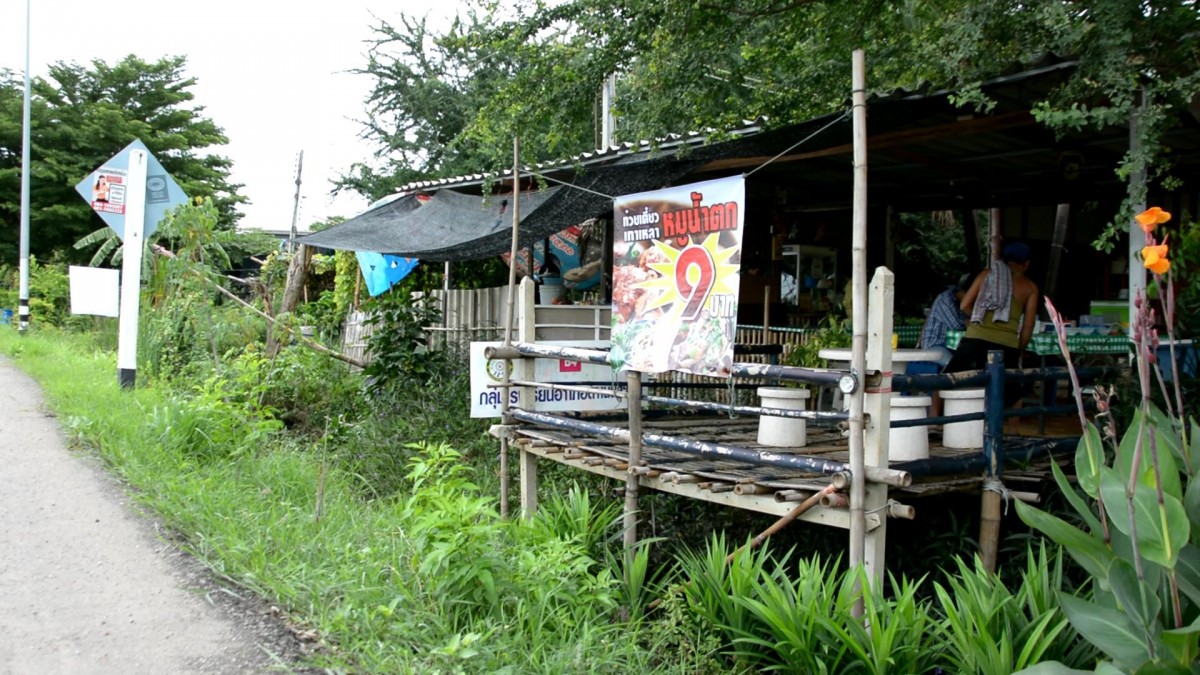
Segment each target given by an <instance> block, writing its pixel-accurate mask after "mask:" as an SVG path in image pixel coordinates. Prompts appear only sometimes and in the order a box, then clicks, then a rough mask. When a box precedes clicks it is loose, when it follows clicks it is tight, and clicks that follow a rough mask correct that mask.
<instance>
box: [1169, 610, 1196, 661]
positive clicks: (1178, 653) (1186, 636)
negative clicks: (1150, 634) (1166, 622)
mask: <svg viewBox="0 0 1200 675" xmlns="http://www.w3.org/2000/svg"><path fill="white" fill-rule="evenodd" d="M1162 642H1163V644H1164V645H1166V647H1167V651H1169V652H1171V656H1174V657H1175V660H1176V661H1177V662H1178V663H1180V664H1188V663H1192V664H1194V663H1196V662H1197V661H1198V660H1200V617H1198V618H1197V619H1196V620H1195V621H1193V622H1192V623H1191V625H1189V626H1184V627H1183V628H1176V629H1173V630H1165V631H1163V633H1162ZM1183 672H1185V673H1186V672H1189V671H1187V670H1184V671H1183Z"/></svg>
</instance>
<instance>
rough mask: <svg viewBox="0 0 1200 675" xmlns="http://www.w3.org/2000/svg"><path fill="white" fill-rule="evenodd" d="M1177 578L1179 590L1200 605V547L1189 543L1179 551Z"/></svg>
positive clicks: (1176, 564)
mask: <svg viewBox="0 0 1200 675" xmlns="http://www.w3.org/2000/svg"><path fill="white" fill-rule="evenodd" d="M1175 579H1176V581H1177V582H1178V583H1179V590H1180V591H1183V593H1184V595H1186V596H1187V597H1188V598H1189V599H1191V601H1192V602H1193V603H1195V604H1196V605H1197V606H1200V547H1197V546H1196V545H1195V544H1188V545H1187V546H1184V547H1183V550H1181V551H1180V552H1179V559H1178V560H1176V561H1175Z"/></svg>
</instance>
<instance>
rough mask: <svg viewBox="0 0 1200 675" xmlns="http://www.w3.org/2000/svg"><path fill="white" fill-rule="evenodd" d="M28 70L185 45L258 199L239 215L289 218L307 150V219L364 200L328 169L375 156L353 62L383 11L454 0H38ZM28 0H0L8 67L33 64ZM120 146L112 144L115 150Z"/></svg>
mask: <svg viewBox="0 0 1200 675" xmlns="http://www.w3.org/2000/svg"><path fill="white" fill-rule="evenodd" d="M31 1H32V11H31V14H32V28H31V38H30V41H29V44H30V51H31V54H30V58H31V63H32V67H31V71H32V72H33V74H34V75H35V76H37V75H45V74H46V66H47V65H48V64H50V63H54V62H57V61H68V62H77V63H84V64H86V63H90V61H91V60H92V59H97V58H98V59H102V60H104V61H107V62H109V63H113V62H115V61H118V60H120V59H121V58H123V57H124V56H126V55H128V54H136V55H137V56H139V57H141V58H142V59H144V60H147V61H154V60H157V59H158V58H160V57H163V56H168V55H183V56H186V57H187V59H188V61H187V71H186V72H187V74H188V75H190V76H192V77H195V78H196V80H197V84H196V86H195V87H194V88H193V89H192V92H193V93H194V94H195V96H196V101H195V103H196V104H198V105H202V106H204V107H205V109H206V110H205V114H207V116H208V117H210V118H211V119H212V120H213V121H214V122H216V123H217V124H218V125H219V126H221V127H222V128H224V130H225V133H226V135H227V136H228V137H229V145H228V146H225V148H223V149H219V150H218V152H219V153H220V154H224V155H227V156H228V157H230V158H231V159H232V160H233V176H232V179H233V182H235V183H242V184H244V185H245V187H244V188H243V189H242V193H243V194H245V195H246V196H247V197H249V199H250V201H251V204H249V205H247V206H244V207H243V212H244V213H245V217H244V218H243V219H242V226H243V227H258V228H266V229H287V228H290V227H291V221H292V208H293V204H294V195H295V174H296V160H297V158H298V156H299V154H300V151H301V150H303V151H304V171H303V176H302V178H303V184H302V186H301V201H300V218H299V223H300V227H301V228H302V229H303V228H305V227H307V226H308V224H309V223H311V222H313V221H317V220H320V219H322V218H325V217H327V216H331V215H342V216H346V217H350V216H353V215H355V214H357V213H359V212H361V211H362V210H363V209H364V208H366V201H365V200H363V199H361V198H357V197H350V196H346V195H343V196H340V197H338V198H336V199H334V198H331V197H330V196H329V191H330V188H331V186H332V185H331V182H330V181H331V180H333V179H334V178H335V177H336V176H337V175H338V174H339V173H340V172H343V171H346V170H348V169H349V167H350V165H351V164H352V163H353V162H355V161H360V160H366V159H369V158H370V155H371V147H370V146H369V145H368V144H366V143H365V142H364V141H362V140H360V139H359V138H358V133H359V131H360V129H361V126H360V125H359V124H358V123H357V121H356V120H360V119H362V117H363V115H364V105H363V99H364V98H365V96H366V94H367V91H368V89H369V87H370V80H369V79H368V78H365V77H361V76H355V75H351V74H349V73H347V72H346V71H348V70H350V69H353V68H358V67H363V66H365V65H366V56H365V54H366V44H365V42H364V41H366V40H368V39H369V38H370V37H371V35H372V33H371V27H372V26H373V25H375V23H376V20H375V19H373V18H372V12H373V13H374V14H375V15H376V16H379V17H381V18H383V19H387V20H389V21H390V22H392V23H393V24H394V23H397V22H398V17H399V13H400V12H402V11H403V12H405V13H408V14H416V15H422V14H426V13H428V12H430V11H431V10H434V9H435V8H436V11H434V13H433V14H432V15H431V18H434V19H436V18H438V17H444V16H445V15H447V14H450V13H452V12H453V11H455V10H454V8H455V7H456V6H457V5H458V4H459V3H458V0H442V1H441V2H437V1H436V0H401V1H400V2H394V1H392V2H389V1H388V0H336V1H335V2H289V3H277V2H268V1H267V0H207V1H206V2H188V3H184V2H179V1H178V0H124V1H123V2H119V3H105V2H100V3H97V2H94V1H92V2H85V1H84V0H31ZM25 4H26V0H3V2H0V31H2V32H0V67H7V68H11V69H13V70H14V71H17V72H23V71H24V69H25ZM120 149H121V148H113V152H114V153H116V152H117V151H118V150H120Z"/></svg>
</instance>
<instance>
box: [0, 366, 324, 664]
mask: <svg viewBox="0 0 1200 675" xmlns="http://www.w3.org/2000/svg"><path fill="white" fill-rule="evenodd" d="M113 376H114V377H116V374H115V373H114V374H113ZM303 653H304V645H303V644H302V643H301V642H300V640H299V639H297V637H296V633H295V632H294V631H292V630H290V629H289V628H288V627H287V626H286V625H284V623H283V622H282V621H281V620H279V619H278V618H277V617H276V612H272V610H271V608H270V607H267V606H266V605H265V604H263V603H262V602H261V601H260V600H258V599H257V598H256V597H254V596H253V595H252V594H251V593H249V592H247V591H243V590H236V589H229V588H227V587H223V586H222V585H221V584H219V583H217V581H216V580H215V579H214V578H213V577H212V575H211V574H210V573H209V572H208V571H207V569H206V568H204V567H203V566H202V565H200V564H199V563H198V562H197V561H196V560H194V559H192V558H191V557H190V556H188V555H187V554H185V553H183V552H181V551H180V550H179V549H178V548H177V547H176V546H175V545H173V544H172V543H170V538H169V537H165V536H160V534H159V528H158V524H157V523H156V522H155V521H154V520H153V519H152V518H150V517H147V516H146V515H144V514H143V513H141V512H140V511H139V510H138V509H137V507H136V506H135V505H133V504H132V501H131V500H130V498H129V496H128V494H127V493H126V491H125V489H124V488H123V486H122V485H121V484H120V483H119V482H118V481H116V480H114V479H113V478H112V477H111V476H109V475H108V474H107V473H105V471H104V469H103V468H102V466H101V465H100V462H99V461H98V460H96V459H95V458H94V457H91V456H88V455H87V454H86V453H83V452H76V451H71V450H68V448H67V446H66V443H65V440H64V436H63V434H62V431H61V430H60V428H59V425H58V423H57V421H56V419H55V418H54V417H53V414H52V413H50V412H49V411H48V410H47V409H46V408H45V406H44V404H43V399H42V394H41V390H40V388H39V387H38V386H37V384H36V383H35V382H34V381H33V380H31V379H30V378H29V377H27V376H26V375H25V374H24V373H22V372H21V371H20V370H18V369H17V368H16V367H15V366H14V365H13V364H12V362H11V361H9V360H7V359H4V358H3V357H0V673H3V674H6V675H7V674H12V675H25V674H31V675H42V674H52V673H63V674H69V675H80V674H87V673H98V674H99V673H121V674H134V673H154V674H160V673H163V674H166V673H170V674H174V673H221V674H224V673H270V672H311V671H304V670H303V669H301V668H299V667H297V666H296V665H295V664H296V663H297V661H298V659H299V658H301V657H302V655H303Z"/></svg>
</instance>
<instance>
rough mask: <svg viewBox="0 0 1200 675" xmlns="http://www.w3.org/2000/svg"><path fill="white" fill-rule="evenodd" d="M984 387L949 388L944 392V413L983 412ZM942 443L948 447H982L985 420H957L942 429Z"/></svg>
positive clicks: (964, 413) (948, 414)
mask: <svg viewBox="0 0 1200 675" xmlns="http://www.w3.org/2000/svg"><path fill="white" fill-rule="evenodd" d="M983 393H984V392H983V390H982V389H947V390H945V391H943V392H942V400H943V401H945V403H944V404H943V410H942V412H943V414H945V415H946V416H947V417H949V416H951V415H966V414H967V413H981V412H983ZM942 445H944V446H946V447H947V448H982V447H983V420H978V421H976V422H955V423H953V424H947V425H946V426H945V427H943V430H942Z"/></svg>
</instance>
